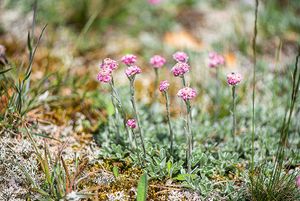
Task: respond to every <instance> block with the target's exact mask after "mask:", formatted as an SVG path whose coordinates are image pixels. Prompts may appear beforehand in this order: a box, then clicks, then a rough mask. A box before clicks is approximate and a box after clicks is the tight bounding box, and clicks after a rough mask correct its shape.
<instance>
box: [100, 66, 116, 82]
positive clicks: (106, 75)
mask: <svg viewBox="0 0 300 201" xmlns="http://www.w3.org/2000/svg"><path fill="white" fill-rule="evenodd" d="M97 79H98V80H99V81H100V82H102V83H109V82H110V81H111V79H112V77H111V69H109V68H101V69H100V71H99V73H98V76H97Z"/></svg>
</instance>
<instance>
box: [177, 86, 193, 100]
mask: <svg viewBox="0 0 300 201" xmlns="http://www.w3.org/2000/svg"><path fill="white" fill-rule="evenodd" d="M196 95H197V92H196V90H195V89H192V88H190V87H184V88H182V89H180V90H179V91H178V93H177V96H178V97H180V98H182V99H183V100H184V101H187V100H191V99H193V98H195V97H196Z"/></svg>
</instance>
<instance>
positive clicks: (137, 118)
mask: <svg viewBox="0 0 300 201" xmlns="http://www.w3.org/2000/svg"><path fill="white" fill-rule="evenodd" d="M129 80H130V94H131V99H130V100H131V104H132V107H133V111H134V115H135V119H136V121H137V126H138V131H139V134H140V138H141V144H142V148H143V153H144V159H145V158H146V149H145V144H144V139H143V133H142V131H143V130H142V128H141V125H140V120H139V115H138V111H137V109H136V102H135V89H134V77H133V78H130V79H129Z"/></svg>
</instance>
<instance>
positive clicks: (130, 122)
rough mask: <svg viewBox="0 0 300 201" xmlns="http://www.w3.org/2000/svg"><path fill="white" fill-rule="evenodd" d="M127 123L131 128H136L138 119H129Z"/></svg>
mask: <svg viewBox="0 0 300 201" xmlns="http://www.w3.org/2000/svg"><path fill="white" fill-rule="evenodd" d="M126 125H127V126H128V127H129V128H131V129H134V128H136V120H135V119H128V120H127V123H126Z"/></svg>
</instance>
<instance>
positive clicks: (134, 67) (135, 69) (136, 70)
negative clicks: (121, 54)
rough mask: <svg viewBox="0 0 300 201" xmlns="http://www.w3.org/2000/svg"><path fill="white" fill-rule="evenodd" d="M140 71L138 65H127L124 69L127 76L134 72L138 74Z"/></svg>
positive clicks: (133, 74)
mask: <svg viewBox="0 0 300 201" xmlns="http://www.w3.org/2000/svg"><path fill="white" fill-rule="evenodd" d="M141 72H142V70H141V69H140V67H138V66H129V67H128V68H127V69H126V70H125V74H126V75H127V77H129V78H130V77H132V76H135V75H136V74H140V73H141Z"/></svg>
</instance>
